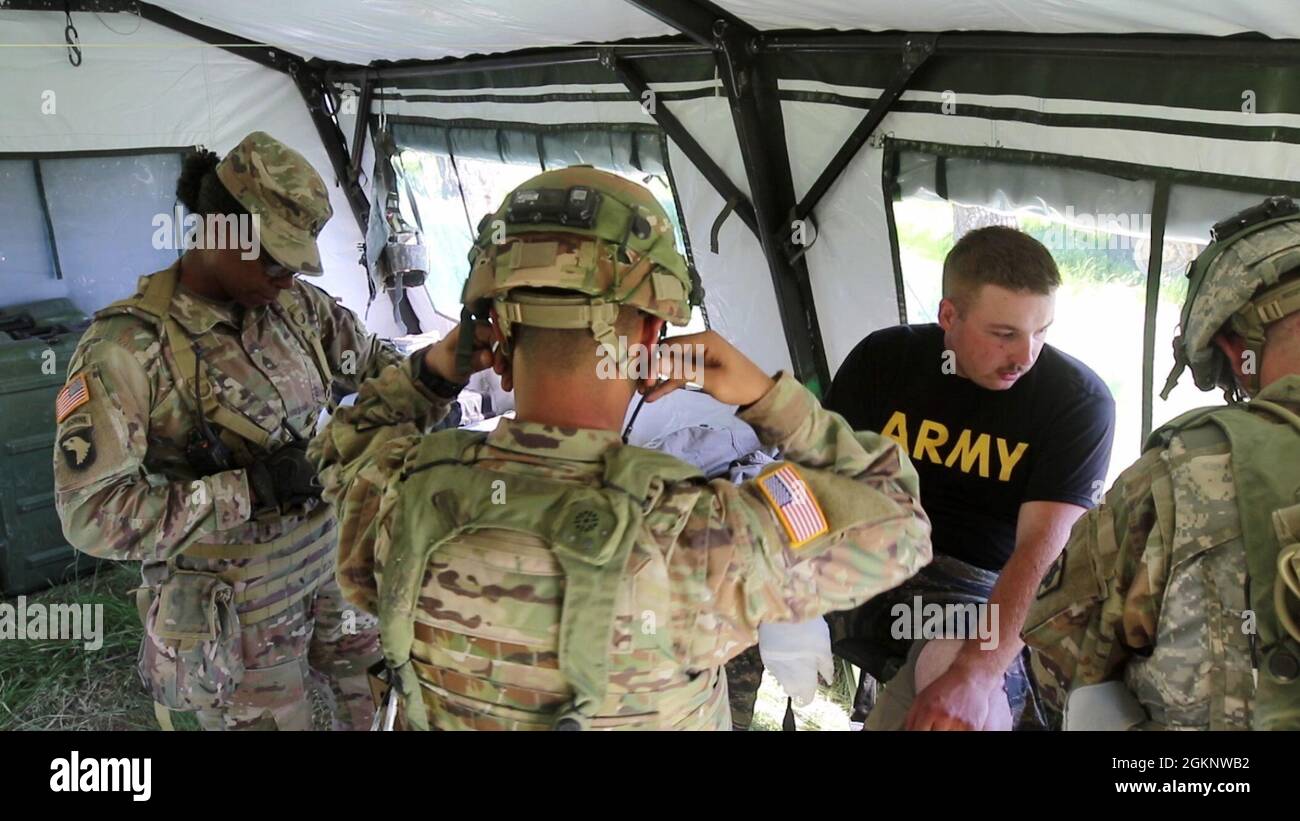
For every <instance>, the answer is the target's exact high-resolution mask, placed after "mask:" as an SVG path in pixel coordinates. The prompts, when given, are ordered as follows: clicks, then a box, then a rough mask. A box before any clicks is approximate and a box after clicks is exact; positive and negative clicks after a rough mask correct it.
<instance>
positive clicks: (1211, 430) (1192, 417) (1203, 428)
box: [1142, 406, 1225, 453]
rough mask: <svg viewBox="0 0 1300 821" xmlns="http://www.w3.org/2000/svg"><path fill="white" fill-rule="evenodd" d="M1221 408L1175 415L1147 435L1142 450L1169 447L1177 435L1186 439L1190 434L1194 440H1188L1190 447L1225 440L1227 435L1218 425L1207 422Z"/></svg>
mask: <svg viewBox="0 0 1300 821" xmlns="http://www.w3.org/2000/svg"><path fill="white" fill-rule="evenodd" d="M1219 410H1222V408H1221V407H1217V406H1211V407H1208V408H1196V409H1195V410H1190V411H1187V412H1186V413H1184V414H1180V415H1179V416H1175V417H1174V418H1173V419H1170V420H1169V421H1168V422H1166V423H1164V424H1163V425H1161V426H1160V427H1158V428H1156V429H1155V430H1153V431H1151V435H1150V436H1148V437H1147V440H1146V442H1145V443H1144V444H1143V445H1142V451H1143V452H1144V453H1145V452H1146V451H1148V450H1151V449H1153V448H1156V449H1160V450H1163V449H1164V448H1166V447H1168V445H1169V440H1171V439H1173V438H1174V436H1175V435H1180V436H1182V437H1183V439H1184V441H1186V439H1187V436H1188V435H1189V434H1190V435H1191V436H1192V439H1193V441H1191V442H1188V447H1189V448H1196V447H1201V446H1203V445H1209V444H1215V443H1218V442H1223V441H1225V436H1224V434H1223V432H1222V431H1221V430H1220V429H1219V427H1218V426H1217V425H1213V424H1206V423H1207V422H1209V421H1210V416H1211V415H1212V414H1213V413H1214V412H1215V411H1219Z"/></svg>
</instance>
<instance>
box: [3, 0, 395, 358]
mask: <svg viewBox="0 0 1300 821" xmlns="http://www.w3.org/2000/svg"><path fill="white" fill-rule="evenodd" d="M100 17H101V18H102V19H103V20H104V21H106V23H104V22H100V21H99V20H97V19H96V18H95V17H92V16H90V15H77V18H76V19H77V25H78V28H79V31H80V35H81V44H82V51H83V64H82V65H81V67H79V68H74V67H73V66H72V65H70V64H69V62H68V57H67V49H66V48H64V47H63V46H62V41H63V26H64V19H63V15H62V14H58V13H46V12H16V11H0V35H2V36H3V42H4V43H6V44H11V45H14V46H15V47H7V48H0V76H3V77H4V81H3V82H0V111H4V112H5V116H4V127H3V128H0V158H3V157H5V156H6V155H8V156H16V155H21V156H24V157H26V156H32V155H37V156H44V155H48V154H49V153H50V152H74V153H77V152H103V151H116V150H136V149H177V150H184V149H188V148H191V147H193V146H195V145H203V146H206V147H208V148H210V149H211V150H213V151H216V152H217V153H218V154H223V153H225V152H226V151H228V150H229V149H230V148H232V147H233V146H234V145H235V144H236V143H237V142H238V141H239V140H240V139H241V138H242V137H243V136H244V135H245V134H247V133H248V132H250V131H254V130H259V129H260V130H264V131H267V132H269V133H271V134H273V135H275V136H276V137H277V138H279V139H281V140H283V141H284V142H286V143H287V144H289V145H291V146H293V147H294V148H296V149H297V150H298V151H300V152H302V154H303V155H304V156H306V157H307V159H308V160H309V161H310V162H311V163H312V164H313V165H314V166H315V167H316V170H317V171H318V172H320V174H321V176H322V177H323V178H324V179H325V180H326V182H327V183H330V202H331V205H332V206H333V208H334V217H333V219H331V220H330V221H329V223H328V225H327V226H326V228H325V230H324V232H323V233H322V234H321V238H320V246H321V257H322V260H323V262H324V268H325V272H326V273H325V276H324V277H320V278H317V279H315V280H314V281H315V282H316V283H317V284H319V285H320V286H321V287H323V288H325V289H326V290H327V291H329V292H330V293H331V294H333V295H335V296H336V297H339V298H341V299H342V301H343V303H344V304H345V305H347V306H348V307H350V308H352V309H353V310H356V311H358V312H364V311H365V310H366V303H367V300H368V298H369V291H368V287H367V285H366V275H365V271H364V269H363V268H361V267H360V266H359V265H358V264H357V260H358V257H359V252H358V250H357V243H358V242H359V241H360V239H361V235H360V232H359V231H358V229H357V225H356V221H355V220H354V219H353V217H352V215H351V213H350V212H349V210H348V203H347V199H346V198H345V197H344V196H343V194H342V190H341V189H340V188H339V187H338V186H337V185H333V184H332V183H333V174H332V172H331V168H330V163H329V158H328V156H327V155H326V153H325V150H324V147H323V146H322V144H321V141H320V137H319V135H318V134H317V132H316V130H315V128H314V126H313V125H312V121H311V118H310V116H309V115H308V113H307V109H306V106H305V105H304V103H303V99H302V97H301V95H300V94H299V92H298V89H297V87H296V86H295V84H294V83H293V81H292V80H291V79H290V78H289V77H287V76H285V75H284V74H282V73H280V72H277V71H274V70H272V69H269V68H264V67H262V66H260V65H257V64H255V63H253V62H251V61H249V60H246V59H244V58H242V57H240V56H238V55H235V54H231V53H229V52H226V51H222V50H221V49H218V48H213V47H211V46H208V45H207V44H205V43H202V42H199V41H198V40H194V39H191V38H189V37H186V36H183V35H181V34H178V33H176V32H173V31H171V30H169V29H166V28H164V27H161V26H157V25H154V24H152V23H149V22H142V21H139V20H137V19H136V18H135V17H133V16H130V15H124V14H104V15H100ZM108 25H111V26H112V27H113V29H116V30H118V31H121V32H130V33H129V34H117V33H114V32H113V31H110V30H109V29H108V27H107V26H108ZM55 43H57V44H59V45H58V46H53V45H49V44H55ZM40 44H44V45H40ZM51 93H52V95H53V96H52V97H51V96H50V95H51ZM50 100H52V101H53V103H54V107H53V109H52V111H51V109H50V108H49V106H48V101H50ZM43 104H44V105H45V109H44V111H49V112H51V113H43V108H42V106H43ZM171 184H174V182H173V183H171ZM99 207H102V208H112V207H113V204H112V201H111V199H106V200H104V201H102V202H100V203H99ZM154 231H155V228H154V226H153V225H152V224H151V221H150V219H147V218H144V217H142V218H141V220H140V224H139V226H138V232H136V231H132V233H131V235H130V236H121V237H118V238H117V240H118V241H120V242H122V243H141V244H145V245H147V244H149V243H150V242H151V237H152V235H153V233H154ZM102 250H103V253H105V254H111V253H112V248H111V247H107V246H106V247H104V248H103V249H102ZM110 267H111V266H110ZM19 273H20V272H16V271H8V270H6V268H5V264H4V262H3V261H2V260H0V276H3V277H4V278H5V281H6V283H10V282H12V279H11V277H15V276H18V275H19ZM71 273H75V274H76V276H68V277H67V278H66V279H65V280H64V281H63V282H62V283H58V284H56V285H50V286H46V285H44V284H42V285H41V286H39V289H40V290H41V293H40V297H43V298H44V297H52V296H68V297H70V298H72V299H73V301H74V302H76V303H78V307H80V308H82V309H83V310H87V311H92V310H95V309H97V308H99V307H102V304H103V302H104V301H105V298H104V297H105V295H114V296H115V298H120V297H123V296H128V295H129V294H130V293H131V291H132V289H133V288H134V286H135V278H136V276H137V275H139V274H146V273H149V271H147V270H143V271H134V272H127V271H122V272H114V273H112V274H105V273H102V272H97V271H84V270H81V271H76V272H71ZM105 277H108V278H110V279H111V281H109V282H104V281H103V280H104V278H105ZM78 278H80V279H81V281H83V282H90V283H92V284H93V287H92V288H89V289H86V288H80V289H78V288H75V287H73V285H74V284H75V283H76V282H77V281H78ZM6 287H8V288H11V290H9V291H7V292H6V294H5V295H4V297H3V300H4V301H6V302H19V301H24V300H23V293H22V289H21V288H17V289H13V288H12V287H11V286H10V285H8V284H7V286H6ZM30 298H36V297H30ZM83 301H84V302H86V303H87V304H81V303H82V302H83ZM368 324H369V325H370V326H371V327H372V328H373V329H374V330H376V331H377V332H380V333H384V334H387V335H391V334H395V333H401V331H399V330H398V328H397V327H396V326H395V324H394V323H393V320H392V316H391V310H389V309H388V307H387V305H386V299H385V297H383V296H382V295H381V296H380V297H379V299H377V300H376V303H375V305H374V309H373V310H372V311H370V316H369V317H368Z"/></svg>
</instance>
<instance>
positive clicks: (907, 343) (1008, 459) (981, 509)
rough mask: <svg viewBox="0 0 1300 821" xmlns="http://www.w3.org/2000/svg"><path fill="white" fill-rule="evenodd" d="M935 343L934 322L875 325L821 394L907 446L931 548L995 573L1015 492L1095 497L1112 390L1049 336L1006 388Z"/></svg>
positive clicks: (1049, 498) (851, 418)
mask: <svg viewBox="0 0 1300 821" xmlns="http://www.w3.org/2000/svg"><path fill="white" fill-rule="evenodd" d="M943 351H944V343H943V329H942V328H940V327H939V326H938V325H900V326H897V327H893V328H886V329H884V330H881V331H877V332H876V333H873V334H871V335H870V336H868V337H867V338H866V339H864V340H862V342H860V343H858V346H857V347H856V348H854V349H853V352H852V353H850V354H849V356H848V358H847V359H845V360H844V364H843V365H841V366H840V370H839V373H837V374H836V375H835V381H834V383H833V384H832V385H831V390H830V393H829V395H828V396H827V397H826V403H825V404H826V407H827V408H829V409H830V410H833V411H835V412H836V413H839V414H841V415H842V416H843V417H844V418H845V419H846V420H848V422H849V424H850V425H852V426H853V428H854V429H855V430H871V431H878V432H880V433H883V434H885V435H887V436H890V437H892V438H893V439H894V440H896V441H897V442H899V444H900V445H902V446H903V448H904V449H905V450H906V451H907V453H908V455H909V456H911V457H912V464H913V465H915V466H916V471H917V473H918V474H919V476H920V478H921V506H922V507H924V508H925V512H926V513H927V514H928V515H929V516H930V521H931V523H932V525H933V533H932V537H931V538H932V540H933V543H934V550H935V553H937V554H945V555H948V556H952V557H954V558H957V559H961V560H962V561H965V562H969V563H971V564H974V565H977V566H979V567H983V568H985V569H987V570H992V571H995V572H996V571H1000V570H1001V569H1002V566H1003V565H1004V564H1006V561H1007V559H1008V558H1009V557H1010V556H1011V552H1012V551H1013V550H1014V549H1015V546H1016V519H1017V517H1018V516H1019V512H1020V505H1021V504H1022V503H1024V502H1034V501H1045V502H1069V503H1070V504H1076V505H1079V506H1081V507H1085V508H1090V507H1093V505H1094V501H1093V499H1094V498H1097V499H1100V497H1101V493H1100V492H1099V491H1101V490H1102V489H1103V487H1104V482H1105V480H1106V468H1107V465H1108V464H1109V462H1110V446H1111V439H1112V437H1113V436H1114V432H1115V400H1114V399H1112V398H1111V395H1110V391H1109V390H1108V389H1107V388H1106V385H1105V383H1104V382H1102V381H1101V379H1100V378H1099V377H1098V376H1097V375H1096V374H1095V373H1093V372H1092V371H1091V370H1090V369H1089V368H1088V366H1086V365H1084V364H1083V363H1082V362H1080V361H1078V360H1077V359H1075V358H1073V357H1071V356H1068V355H1066V354H1064V353H1061V352H1060V351H1058V350H1057V349H1055V348H1053V347H1051V346H1050V345H1044V346H1043V349H1042V352H1041V353H1040V355H1039V357H1038V360H1037V361H1036V362H1035V363H1034V367H1033V368H1031V369H1030V370H1029V372H1028V373H1026V374H1024V375H1023V376H1021V377H1020V379H1019V380H1017V381H1016V383H1015V384H1014V385H1013V386H1011V387H1010V388H1008V389H1007V390H1005V391H993V390H988V389H986V388H981V387H980V386H979V385H977V384H975V383H974V382H972V381H970V380H969V379H966V378H964V377H961V376H958V375H956V374H955V373H945V372H944V371H945V370H948V371H951V368H947V369H945V368H944V367H943V365H944V364H945V362H944V358H943Z"/></svg>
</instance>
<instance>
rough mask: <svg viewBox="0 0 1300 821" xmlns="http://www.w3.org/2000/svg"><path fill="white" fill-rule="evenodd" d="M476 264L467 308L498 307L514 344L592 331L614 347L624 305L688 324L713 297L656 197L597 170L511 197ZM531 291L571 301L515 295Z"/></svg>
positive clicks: (479, 245)
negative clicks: (694, 308) (523, 333)
mask: <svg viewBox="0 0 1300 821" xmlns="http://www.w3.org/2000/svg"><path fill="white" fill-rule="evenodd" d="M470 263H471V269H470V275H469V278H468V280H467V281H466V283H465V290H464V291H463V293H462V301H463V302H464V303H465V305H466V309H467V311H470V310H473V308H474V306H478V305H481V304H482V303H483V302H484V301H485V300H490V301H491V302H492V303H493V305H494V306H495V307H496V309H497V317H498V321H499V322H500V324H501V328H502V332H503V333H504V334H505V335H506V337H507V339H508V338H509V336H510V326H511V325H512V324H513V323H520V324H523V325H536V326H539V327H548V328H591V329H592V332H593V333H594V334H595V335H596V338H597V340H599V341H600V343H601V344H602V345H605V344H607V343H609V342H612V340H613V323H614V320H615V319H616V318H617V316H618V307H619V306H620V305H632V306H635V307H636V308H639V309H640V310H643V311H645V312H646V313H649V314H653V315H654V316H658V317H662V318H663V319H666V320H667V321H669V322H671V323H673V324H675V325H685V324H686V323H687V322H689V321H690V317H691V305H692V304H698V301H699V299H700V298H701V297H702V294H703V291H702V289H701V288H700V286H699V279H698V277H697V276H696V275H695V273H694V271H693V270H692V269H691V268H690V266H689V265H688V264H687V262H686V259H685V258H684V257H683V256H682V255H681V253H680V252H679V251H678V250H677V246H676V243H675V235H674V233H673V224H672V221H671V220H670V219H669V218H668V214H667V212H666V211H664V209H663V206H661V205H660V204H659V201H658V200H656V199H655V197H654V195H653V194H651V193H650V191H649V190H647V189H646V188H645V187H644V186H641V185H638V184H637V183H634V182H631V181H630V180H626V179H624V178H622V177H620V176H618V175H616V174H612V173H609V172H607V171H600V170H597V169H595V168H592V167H591V166H587V165H580V166H573V167H570V168H562V169H556V170H553V171H547V172H544V173H542V174H539V175H537V176H536V177H533V178H532V179H530V180H528V181H527V182H525V183H524V184H522V185H520V186H519V187H518V188H516V189H515V190H513V191H511V192H510V194H509V195H507V197H506V198H505V201H504V202H503V203H502V204H501V206H500V207H499V208H498V209H497V210H496V211H495V212H493V213H491V214H488V215H487V216H485V217H484V218H483V221H482V222H481V223H480V224H479V235H478V239H477V241H476V242H475V245H474V248H473V249H472V250H471V251H470ZM521 288H528V289H550V290H554V291H567V292H570V293H569V294H568V295H554V296H552V295H547V294H537V293H535V292H532V293H529V294H528V295H518V294H512V292H514V291H516V290H517V289H521Z"/></svg>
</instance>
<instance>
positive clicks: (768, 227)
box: [620, 0, 830, 395]
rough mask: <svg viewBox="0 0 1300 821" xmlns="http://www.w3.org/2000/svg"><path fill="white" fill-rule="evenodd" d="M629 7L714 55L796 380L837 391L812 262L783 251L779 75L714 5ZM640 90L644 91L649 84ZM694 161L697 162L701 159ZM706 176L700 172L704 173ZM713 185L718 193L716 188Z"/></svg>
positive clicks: (786, 192)
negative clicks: (832, 385)
mask: <svg viewBox="0 0 1300 821" xmlns="http://www.w3.org/2000/svg"><path fill="white" fill-rule="evenodd" d="M628 2H629V3H631V4H632V5H633V6H635V7H637V8H638V9H640V10H641V11H644V12H646V13H647V14H649V15H651V16H653V17H655V18H656V19H658V20H661V21H663V22H665V23H667V24H668V25H670V26H672V27H673V28H675V29H677V30H678V31H680V32H681V33H682V34H684V35H685V36H687V37H689V38H690V39H691V40H693V41H695V42H696V43H698V44H700V45H705V46H708V47H709V48H710V49H711V50H712V52H713V55H714V59H715V60H716V61H717V66H718V73H719V74H720V76H721V78H722V84H723V88H724V89H725V90H726V92H727V99H728V101H729V102H730V104H731V119H732V122H733V124H734V125H735V129H736V140H737V143H738V144H739V146H740V155H741V158H742V160H743V162H744V164H745V176H746V179H747V181H748V183H749V202H750V205H751V206H752V208H753V210H754V216H755V219H756V223H757V226H758V231H757V234H758V240H759V245H760V246H761V247H762V250H763V256H764V258H765V259H766V261H767V266H768V271H769V273H770V275H771V277H772V285H773V287H774V288H775V290H776V302H777V310H778V311H779V313H780V316H781V325H782V329H783V330H784V332H785V339H786V347H787V349H788V350H789V353H790V362H791V365H792V367H793V369H794V373H795V376H796V377H797V378H798V379H799V380H800V381H802V382H804V383H805V384H806V385H808V386H809V387H810V388H811V389H812V390H813V392H814V393H817V394H819V395H820V394H821V393H823V392H824V390H825V389H826V388H829V387H830V369H829V367H828V366H827V363H826V352H825V349H824V347H823V345H822V335H821V327H820V325H819V323H818V321H817V310H816V307H815V303H814V300H813V294H812V284H811V281H810V279H809V274H808V265H807V262H806V261H805V260H804V259H803V258H802V257H800V258H798V259H793V260H792V259H790V257H789V255H787V254H786V253H785V250H784V242H783V237H784V236H785V231H784V230H783V227H782V223H783V219H784V216H785V215H786V214H788V213H790V212H791V211H792V210H793V209H794V207H795V205H796V202H795V193H794V178H793V175H792V173H791V170H790V158H789V153H788V151H787V148H786V143H785V123H784V120H783V119H782V116H781V100H780V96H779V94H778V90H777V85H776V79H775V75H774V74H772V73H771V72H770V71H769V70H768V67H767V66H766V65H765V64H764V61H763V60H762V59H761V57H760V56H759V54H758V47H757V44H758V42H759V33H758V31H757V30H756V29H754V28H753V27H752V26H750V25H749V24H748V23H746V22H744V21H743V20H741V19H739V18H737V17H735V16H734V15H732V14H730V13H728V12H726V11H725V10H723V9H721V8H719V7H718V6H716V5H714V4H713V3H711V2H707V0H628ZM620 79H623V78H622V77H620ZM641 85H642V88H641V91H644V90H645V87H644V83H642V84H641ZM656 108H659V109H662V108H663V106H657V107H656ZM656 120H657V118H656ZM665 130H666V129H665ZM674 139H676V138H675V137H674ZM692 160H693V161H696V160H695V158H694V157H692ZM696 162H697V164H698V161H696ZM710 165H716V163H712V162H710ZM705 168H706V166H705V165H700V169H701V171H702V172H704V169H705ZM706 176H708V174H707V173H706ZM710 181H711V182H714V181H713V180H712V179H711V180H710ZM714 184H715V187H716V186H717V182H714ZM719 191H720V193H722V195H723V197H724V198H727V199H728V203H729V204H730V203H731V202H733V201H734V200H733V199H732V197H731V196H729V194H728V192H726V191H724V190H723V189H721V188H719ZM737 207H738V206H737Z"/></svg>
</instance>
